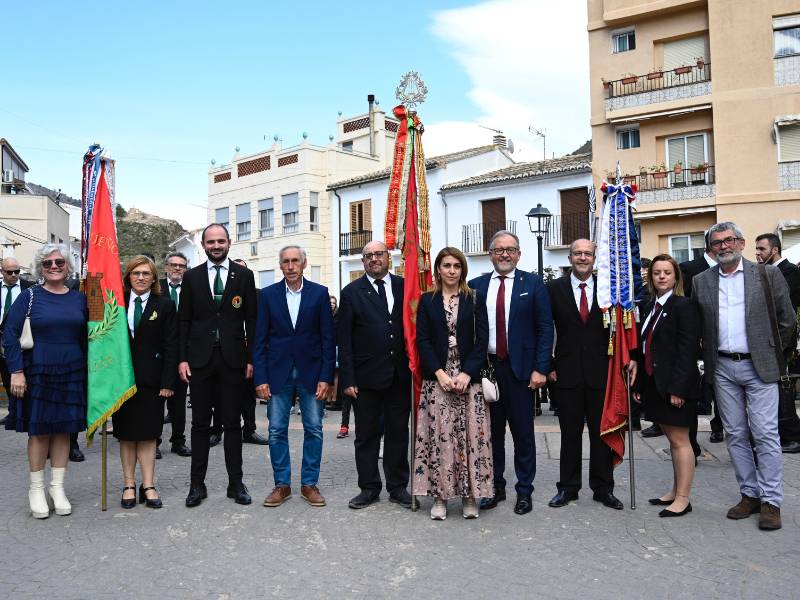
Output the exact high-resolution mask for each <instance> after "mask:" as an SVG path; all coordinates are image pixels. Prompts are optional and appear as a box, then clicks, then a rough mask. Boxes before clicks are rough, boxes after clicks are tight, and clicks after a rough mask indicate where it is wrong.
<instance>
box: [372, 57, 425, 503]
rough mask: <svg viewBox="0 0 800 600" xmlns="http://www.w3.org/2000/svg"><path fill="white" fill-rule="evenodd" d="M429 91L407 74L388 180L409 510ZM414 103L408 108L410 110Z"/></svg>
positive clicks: (422, 273) (401, 88)
mask: <svg viewBox="0 0 800 600" xmlns="http://www.w3.org/2000/svg"><path fill="white" fill-rule="evenodd" d="M427 92H428V89H427V88H426V87H425V83H424V82H423V81H422V79H421V78H420V76H419V73H417V72H416V71H410V72H408V73H406V74H405V75H404V76H403V78H402V80H401V81H400V85H399V86H398V87H397V90H396V92H395V95H396V96H397V99H398V100H400V101H401V102H402V104H400V105H399V106H396V107H395V108H394V110H393V111H392V112H393V114H394V116H395V117H397V118H398V119H399V120H400V125H399V127H398V129H397V138H396V140H395V146H394V162H393V165H392V175H391V178H390V180H389V195H388V199H387V202H386V224H385V227H384V234H385V240H386V246H387V247H388V248H389V249H390V250H391V249H398V250H400V251H401V253H402V257H403V264H404V265H405V270H404V273H403V275H404V278H405V283H404V287H403V331H404V338H405V345H406V353H407V354H408V366H409V369H410V371H411V377H412V385H411V399H410V400H411V415H410V426H409V429H410V431H411V444H409V446H410V447H409V453H410V456H409V464H410V466H411V468H412V473H411V480H412V482H411V510H414V511H416V510H417V508H418V504H417V498H416V496H415V495H414V484H413V478H414V474H413V465H414V455H415V453H416V438H417V434H416V430H417V428H416V422H417V418H416V417H417V409H418V407H419V394H420V389H421V387H422V367H421V365H420V359H419V352H418V350H417V307H418V306H419V299H420V296H421V295H422V292H424V291H427V290H428V289H430V287H431V285H432V284H433V280H432V278H431V259H430V253H431V238H430V215H429V214H428V186H427V183H426V180H425V154H424V153H423V151H422V132H423V130H424V127H423V126H422V122H421V121H420V120H419V117H417V113H416V110H414V107H415V106H416V105H417V104H418V103H421V102H424V100H425V96H426V94H427ZM407 107H410V108H407Z"/></svg>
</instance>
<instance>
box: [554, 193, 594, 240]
mask: <svg viewBox="0 0 800 600" xmlns="http://www.w3.org/2000/svg"><path fill="white" fill-rule="evenodd" d="M559 193H560V194H561V227H560V232H559V233H561V239H560V240H556V239H554V238H555V235H551V233H550V232H548V235H547V241H548V245H551V246H567V245H569V244H571V243H572V242H574V241H575V240H577V239H579V238H587V239H588V238H589V189H588V188H587V187H586V186H583V187H579V188H573V189H569V190H560V192H559ZM551 231H552V232H553V234H555V233H556V231H557V230H555V229H554V228H553V227H552V226H551ZM559 242H560V243H559Z"/></svg>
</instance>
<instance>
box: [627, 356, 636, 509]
mask: <svg viewBox="0 0 800 600" xmlns="http://www.w3.org/2000/svg"><path fill="white" fill-rule="evenodd" d="M625 383H626V386H625V387H626V388H627V392H628V451H629V454H628V468H629V469H630V480H631V510H636V469H635V467H634V465H633V427H631V414H633V413H632V412H631V395H632V394H631V374H630V372H628V373H627V377H626V378H625Z"/></svg>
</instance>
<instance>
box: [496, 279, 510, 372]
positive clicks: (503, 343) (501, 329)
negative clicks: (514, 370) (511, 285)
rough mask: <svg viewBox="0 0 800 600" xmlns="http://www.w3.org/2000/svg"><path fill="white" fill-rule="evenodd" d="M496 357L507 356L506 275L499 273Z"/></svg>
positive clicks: (502, 358)
mask: <svg viewBox="0 0 800 600" xmlns="http://www.w3.org/2000/svg"><path fill="white" fill-rule="evenodd" d="M496 310H497V313H496V316H497V327H496V329H497V348H496V350H495V352H496V353H497V358H499V359H500V360H505V359H506V358H508V341H507V340H506V276H505V275H500V288H499V289H498V290H497V309H496Z"/></svg>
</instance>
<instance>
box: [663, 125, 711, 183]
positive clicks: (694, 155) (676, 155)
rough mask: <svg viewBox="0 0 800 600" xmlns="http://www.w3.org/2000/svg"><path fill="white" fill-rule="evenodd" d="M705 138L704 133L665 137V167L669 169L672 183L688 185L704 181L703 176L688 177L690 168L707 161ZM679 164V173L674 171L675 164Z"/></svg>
mask: <svg viewBox="0 0 800 600" xmlns="http://www.w3.org/2000/svg"><path fill="white" fill-rule="evenodd" d="M706 142H707V140H706V134H705V133H696V134H692V135H683V136H680V137H674V138H668V139H667V169H669V170H670V171H671V173H670V181H671V182H672V185H679V186H682V185H688V184H691V183H705V177H701V178H700V180H699V181H698V180H696V179H694V178H693V177H690V176H689V174H690V173H691V171H690V169H692V168H695V167H697V166H698V165H702V164H705V163H707V162H708V159H707V157H708V151H707V143H706ZM678 163H680V164H681V169H680V171H681V172H680V173H676V172H675V165H677V164H678Z"/></svg>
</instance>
